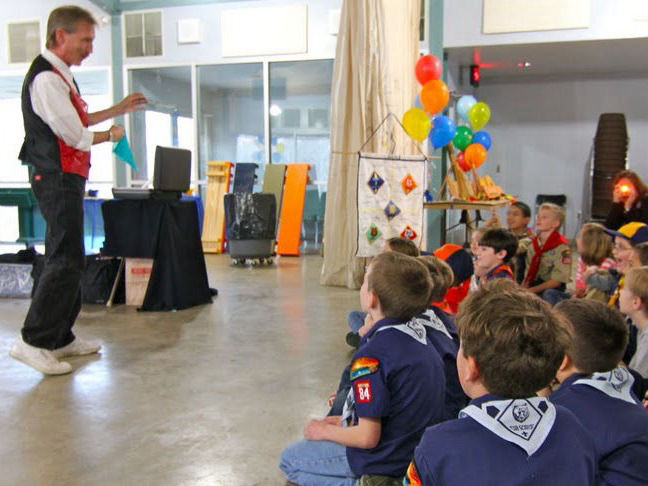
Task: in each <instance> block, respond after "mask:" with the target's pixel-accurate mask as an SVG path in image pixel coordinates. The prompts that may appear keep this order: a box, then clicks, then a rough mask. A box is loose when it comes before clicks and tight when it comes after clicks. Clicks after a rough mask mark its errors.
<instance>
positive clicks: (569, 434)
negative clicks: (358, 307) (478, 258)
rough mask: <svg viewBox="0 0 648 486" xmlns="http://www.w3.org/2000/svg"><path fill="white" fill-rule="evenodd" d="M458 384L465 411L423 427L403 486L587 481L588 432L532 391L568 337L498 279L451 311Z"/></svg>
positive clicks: (528, 298) (547, 375) (590, 473)
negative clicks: (463, 394) (456, 344)
mask: <svg viewBox="0 0 648 486" xmlns="http://www.w3.org/2000/svg"><path fill="white" fill-rule="evenodd" d="M457 326H458V328H459V336H460V341H461V345H460V348H459V352H458V353H457V368H458V371H459V379H460V381H461V385H462V386H463V389H464V391H465V392H466V394H467V395H468V396H469V397H471V399H472V400H471V402H470V405H468V406H467V407H466V408H464V409H463V410H462V412H461V415H460V418H458V419H455V420H449V421H446V422H443V423H441V424H438V425H435V426H433V427H430V428H428V429H427V430H426V431H425V434H424V435H423V438H422V439H421V442H420V444H419V445H418V446H417V447H416V450H415V452H414V458H413V461H412V463H411V464H410V466H409V468H408V471H407V477H406V479H405V482H404V484H411V485H415V484H416V485H419V484H423V485H433V484H461V485H463V486H470V485H479V486H484V485H497V486H502V485H522V484H526V485H536V484H537V485H541V484H542V485H544V484H547V485H548V484H551V485H572V484H578V485H579V486H585V485H593V484H595V476H596V467H597V465H596V463H597V457H596V453H595V448H594V443H593V440H592V438H591V436H590V434H589V432H588V431H587V430H586V429H585V427H583V425H581V424H580V422H579V421H578V419H577V418H576V417H575V416H574V414H573V413H571V412H570V411H569V410H567V409H565V408H563V407H562V406H560V405H554V404H553V403H551V402H550V401H549V400H547V399H546V398H543V397H538V396H536V391H537V390H540V389H542V388H544V387H546V386H547V385H548V384H549V383H550V382H551V381H552V380H553V378H554V376H555V375H556V372H557V371H558V368H559V366H560V364H561V363H562V361H563V358H564V354H565V350H566V348H567V345H568V335H567V332H566V331H565V329H564V327H563V325H562V324H561V323H560V319H559V318H558V316H557V315H556V314H555V312H554V311H553V310H552V309H551V308H550V306H549V305H548V304H547V303H546V302H544V301H542V300H540V299H538V298H537V297H536V296H534V295H533V294H532V293H530V292H528V291H525V290H524V289H522V288H520V287H519V286H518V285H517V284H516V283H514V282H512V281H510V280H508V279H498V280H495V281H493V282H489V283H487V284H485V285H483V286H480V288H479V289H477V290H475V291H474V292H472V293H471V294H470V295H469V296H468V297H467V299H466V300H465V301H464V302H463V303H462V304H461V308H460V310H459V314H458V315H457Z"/></svg>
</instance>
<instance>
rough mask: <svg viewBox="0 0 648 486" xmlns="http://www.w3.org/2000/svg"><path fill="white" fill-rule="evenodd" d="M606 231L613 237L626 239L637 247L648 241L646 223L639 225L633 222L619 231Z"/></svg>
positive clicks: (606, 229)
mask: <svg viewBox="0 0 648 486" xmlns="http://www.w3.org/2000/svg"><path fill="white" fill-rule="evenodd" d="M604 231H605V232H606V233H607V234H608V235H611V236H614V237H621V238H625V239H626V240H628V241H630V244H631V245H632V246H637V245H638V244H640V243H644V242H646V241H648V225H647V224H646V223H639V222H637V221H633V222H632V223H628V224H624V225H623V226H621V227H620V228H619V230H618V231H613V230H611V229H608V228H605V229H604Z"/></svg>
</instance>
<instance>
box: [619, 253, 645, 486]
mask: <svg viewBox="0 0 648 486" xmlns="http://www.w3.org/2000/svg"><path fill="white" fill-rule="evenodd" d="M619 309H620V310H621V312H623V313H624V314H625V315H626V316H628V317H629V318H630V319H632V323H633V324H634V325H635V326H636V328H637V331H638V332H637V350H636V351H635V353H634V355H633V356H632V359H631V360H630V363H629V365H628V366H630V368H632V369H633V370H636V371H638V372H639V374H640V375H641V376H643V377H644V378H648V266H643V267H636V268H631V269H630V270H629V271H628V273H626V276H625V285H624V286H623V288H622V289H621V291H620V295H619ZM646 477H648V476H646Z"/></svg>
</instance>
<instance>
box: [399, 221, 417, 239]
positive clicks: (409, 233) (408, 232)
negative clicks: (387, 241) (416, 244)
mask: <svg viewBox="0 0 648 486" xmlns="http://www.w3.org/2000/svg"><path fill="white" fill-rule="evenodd" d="M400 235H401V238H405V239H406V240H415V239H416V237H417V236H418V235H417V234H416V231H414V228H412V227H411V226H410V225H409V224H408V225H407V226H406V227H405V229H404V230H403V231H402V233H401V234H400Z"/></svg>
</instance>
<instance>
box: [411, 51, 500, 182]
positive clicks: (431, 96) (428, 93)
mask: <svg viewBox="0 0 648 486" xmlns="http://www.w3.org/2000/svg"><path fill="white" fill-rule="evenodd" d="M414 72H415V74H416V79H417V80H418V82H419V83H420V84H421V86H422V88H421V94H420V95H419V96H417V97H416V100H415V101H414V108H410V109H409V110H407V111H406V112H405V114H404V115H403V126H404V127H405V131H406V132H407V134H408V135H409V136H410V137H412V138H413V139H414V140H417V141H419V142H422V141H423V140H425V139H426V138H428V137H429V140H430V143H431V144H432V146H433V147H434V148H435V149H438V148H440V147H444V146H446V145H447V144H449V143H451V142H452V143H453V144H454V146H455V147H456V148H457V149H458V150H459V151H460V152H459V155H458V156H457V162H458V164H459V166H460V167H461V169H462V170H464V171H468V170H470V169H471V168H473V167H474V168H477V167H479V166H481V165H482V164H483V163H484V162H485V161H486V158H487V157H488V149H490V147H491V143H492V140H491V136H490V135H489V134H488V132H486V131H484V130H482V128H484V127H485V126H486V124H487V123H488V121H489V120H490V117H491V110H490V107H489V106H488V105H487V104H486V103H484V102H478V101H477V100H476V99H475V97H474V96H471V95H466V96H462V97H461V98H459V100H457V104H456V110H457V114H458V116H459V118H460V119H461V120H463V121H464V122H466V125H460V126H458V127H457V125H456V123H455V122H454V120H452V119H451V118H450V117H447V116H443V115H440V114H439V113H441V112H442V111H443V110H444V109H445V107H446V106H447V105H448V102H449V101H450V91H449V90H448V87H447V86H446V84H445V83H444V82H443V81H441V75H442V73H443V64H442V63H441V61H440V60H439V58H438V57H436V56H431V55H427V56H422V57H421V58H420V59H419V60H418V62H417V63H416V68H415V71H414ZM473 130H474V132H473Z"/></svg>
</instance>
